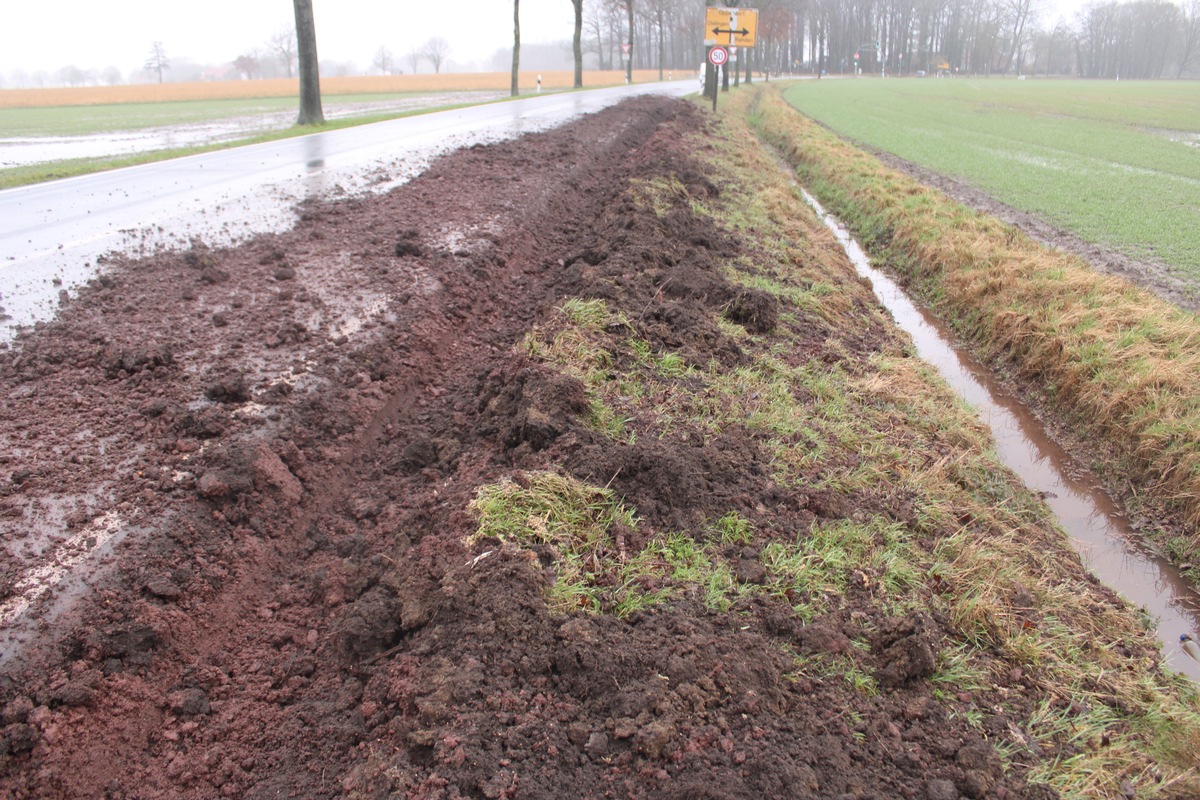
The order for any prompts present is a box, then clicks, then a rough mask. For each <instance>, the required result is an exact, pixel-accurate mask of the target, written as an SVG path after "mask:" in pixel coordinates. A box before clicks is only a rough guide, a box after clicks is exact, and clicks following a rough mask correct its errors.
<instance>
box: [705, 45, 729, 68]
mask: <svg viewBox="0 0 1200 800" xmlns="http://www.w3.org/2000/svg"><path fill="white" fill-rule="evenodd" d="M728 60H729V51H728V50H726V49H725V48H724V47H714V48H713V49H712V50H709V51H708V61H709V63H710V64H712V65H713V66H714V67H719V66H721V65H722V64H724V63H725V62H726V61H728Z"/></svg>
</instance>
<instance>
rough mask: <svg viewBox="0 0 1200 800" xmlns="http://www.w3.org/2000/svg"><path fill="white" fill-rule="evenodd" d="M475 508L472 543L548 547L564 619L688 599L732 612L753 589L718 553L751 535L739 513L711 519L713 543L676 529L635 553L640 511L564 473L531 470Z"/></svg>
mask: <svg viewBox="0 0 1200 800" xmlns="http://www.w3.org/2000/svg"><path fill="white" fill-rule="evenodd" d="M469 511H470V512H471V513H472V514H473V515H474V516H475V518H476V519H477V520H478V523H479V525H478V528H477V529H476V531H475V533H474V534H472V535H471V536H470V537H469V538H468V540H467V544H468V546H472V547H474V546H476V545H478V544H479V543H480V542H482V541H484V540H487V539H498V540H500V541H501V542H508V543H511V544H514V545H516V546H518V547H521V548H524V549H529V550H533V551H535V552H537V551H539V549H540V548H544V549H545V551H546V553H547V554H548V555H549V557H550V559H551V561H552V563H553V566H554V570H555V581H554V584H553V585H552V586H551V587H550V589H549V590H548V592H547V602H548V604H549V606H550V608H551V609H552V610H554V611H556V612H559V613H570V612H572V611H579V610H583V611H589V612H593V613H609V614H614V615H615V616H618V617H627V616H629V615H630V614H633V613H636V612H639V611H646V610H648V609H650V608H653V607H654V606H657V605H659V604H661V603H663V602H666V601H668V600H670V599H672V598H679V597H684V596H692V597H694V598H695V599H697V600H699V601H700V602H702V603H703V604H704V605H705V606H707V607H708V608H709V609H711V610H713V611H728V610H729V609H730V608H731V607H732V606H733V604H734V602H735V601H736V599H737V598H738V597H740V596H742V595H744V594H746V593H748V592H753V591H754V588H753V587H746V586H742V585H739V583H738V582H737V580H736V579H735V578H734V575H733V571H732V569H731V567H730V566H729V564H728V563H727V562H726V559H725V557H724V556H723V555H721V553H720V552H719V551H720V549H721V547H722V546H723V545H725V544H729V543H731V542H737V541H745V540H746V539H747V537H748V536H749V531H750V530H751V528H750V525H749V521H748V520H745V519H744V518H742V517H741V516H740V515H738V514H737V513H736V512H729V513H728V514H726V515H724V516H722V517H721V518H719V519H718V520H715V521H714V522H713V523H711V524H710V525H709V526H708V527H707V529H706V530H707V532H708V534H709V536H707V537H703V538H701V539H697V538H694V537H692V536H689V535H687V534H683V533H674V532H667V533H663V534H660V535H657V536H654V537H652V538H651V539H650V541H649V542H647V543H646V545H645V546H644V547H643V548H642V549H641V550H638V551H637V552H628V551H627V550H626V545H625V541H624V537H625V535H626V534H632V533H633V532H634V531H635V530H636V529H637V527H638V524H639V522H638V519H637V517H636V515H635V513H634V511H633V509H631V508H629V507H628V506H626V505H625V504H624V503H621V502H620V501H619V500H618V499H617V498H616V496H615V495H614V493H613V491H612V490H611V489H606V488H602V487H598V486H589V485H588V484H585V483H582V482H581V481H578V480H576V479H574V478H571V477H569V476H566V475H560V474H558V473H555V472H527V473H522V474H520V475H519V476H518V478H517V479H513V478H505V479H504V480H502V481H500V482H499V483H495V484H489V485H486V486H483V487H480V489H479V490H478V492H477V494H476V497H475V499H474V500H473V501H472V502H471V504H470V506H469ZM708 539H711V541H709V540H708Z"/></svg>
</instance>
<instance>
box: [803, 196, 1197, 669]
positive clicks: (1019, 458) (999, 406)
mask: <svg viewBox="0 0 1200 800" xmlns="http://www.w3.org/2000/svg"><path fill="white" fill-rule="evenodd" d="M801 191H803V190H801ZM803 194H804V198H805V200H806V201H807V202H808V203H809V205H811V206H812V207H813V209H814V210H815V211H816V212H817V214H818V215H819V216H820V217H821V219H822V220H824V222H825V225H826V226H827V227H829V229H830V230H832V231H833V233H834V235H835V236H837V239H838V241H839V242H840V243H841V245H842V247H843V249H844V250H845V251H846V255H847V256H849V258H850V261H851V262H852V263H853V264H854V268H855V269H856V270H857V271H858V273H859V274H860V275H862V276H863V277H865V278H867V280H869V281H870V282H871V285H872V287H873V288H874V291H875V295H876V297H878V298H879V301H880V302H881V303H882V304H883V305H884V306H885V307H886V308H887V309H888V311H890V312H891V314H892V316H893V317H894V318H895V320H896V323H897V324H898V325H899V326H900V327H901V328H903V329H904V330H905V331H907V332H908V333H909V335H910V336H912V339H913V344H914V345H915V347H916V350H917V354H918V355H919V356H920V357H921V358H923V359H925V361H927V362H929V363H930V364H932V365H933V366H934V367H935V368H936V369H937V371H938V372H939V373H940V374H941V376H942V378H943V379H945V381H946V382H947V383H949V384H950V386H951V387H953V388H954V390H955V391H956V392H958V393H959V395H960V396H961V397H963V398H964V399H965V400H966V401H967V402H968V403H970V404H971V405H972V406H973V407H974V408H976V409H977V410H978V412H979V415H980V417H981V418H982V419H983V421H984V422H986V423H987V425H988V426H989V427H990V428H991V430H992V434H993V436H994V438H995V440H996V452H997V454H998V455H999V457H1000V460H1001V461H1002V462H1003V463H1004V464H1005V466H1007V467H1008V468H1009V469H1011V470H1012V471H1013V472H1015V473H1016V474H1017V475H1018V476H1019V477H1020V478H1021V480H1023V481H1024V482H1025V485H1026V486H1028V487H1029V489H1030V490H1032V491H1033V492H1035V493H1038V494H1040V495H1041V496H1042V497H1043V498H1045V501H1046V504H1047V505H1048V506H1050V509H1051V510H1052V511H1053V512H1054V514H1055V515H1056V516H1057V518H1058V522H1059V524H1060V525H1061V526H1062V528H1063V530H1065V531H1066V532H1067V533H1068V534H1069V535H1070V537H1071V541H1072V542H1073V543H1074V544H1075V547H1076V549H1077V550H1078V551H1079V555H1080V557H1081V558H1082V559H1083V563H1084V564H1085V565H1086V566H1087V567H1088V569H1090V570H1091V571H1092V572H1093V573H1094V574H1095V575H1096V577H1098V578H1099V579H1100V580H1101V581H1103V582H1104V583H1105V584H1107V585H1108V586H1111V587H1112V588H1113V589H1116V590H1117V591H1118V592H1120V593H1121V594H1122V595H1124V596H1125V597H1126V598H1127V599H1128V600H1129V601H1130V602H1132V603H1134V604H1135V605H1137V606H1139V607H1141V608H1144V609H1145V610H1146V611H1147V612H1148V613H1149V614H1150V616H1151V617H1152V618H1153V619H1154V621H1155V625H1156V627H1157V631H1158V636H1159V639H1160V640H1161V641H1162V643H1163V651H1164V655H1165V656H1166V662H1167V664H1168V666H1170V667H1172V668H1173V669H1175V670H1177V671H1179V672H1182V673H1184V674H1186V675H1188V676H1189V677H1191V678H1192V680H1196V681H1200V664H1198V663H1196V662H1195V661H1193V660H1192V659H1191V658H1189V657H1188V656H1187V655H1186V654H1184V653H1183V652H1182V651H1181V650H1180V648H1179V635H1180V634H1181V633H1190V632H1193V631H1196V630H1200V593H1197V592H1196V591H1194V590H1193V589H1192V588H1190V587H1189V586H1188V585H1187V583H1186V581H1185V580H1184V579H1183V576H1182V575H1181V574H1180V572H1179V570H1178V569H1177V568H1175V567H1174V566H1172V565H1171V564H1169V563H1167V561H1166V560H1165V559H1163V558H1161V557H1159V556H1157V555H1154V554H1153V553H1151V552H1148V551H1147V550H1146V549H1145V548H1143V547H1139V545H1138V543H1137V537H1136V534H1135V532H1134V531H1133V529H1132V527H1131V526H1130V524H1129V521H1128V520H1127V518H1126V517H1125V514H1124V512H1123V511H1122V510H1121V509H1120V508H1119V507H1118V506H1117V504H1116V503H1114V502H1113V500H1112V499H1111V498H1110V497H1109V496H1108V495H1107V494H1105V492H1104V491H1103V490H1102V489H1100V488H1099V481H1097V480H1096V478H1095V477H1094V476H1093V475H1092V474H1091V473H1090V472H1089V471H1088V470H1087V469H1086V468H1085V467H1084V466H1083V465H1081V464H1079V463H1078V462H1076V461H1074V460H1073V459H1072V458H1071V457H1070V456H1069V455H1068V454H1067V453H1066V452H1065V451H1064V450H1063V449H1062V448H1061V447H1059V446H1058V445H1057V444H1055V443H1054V441H1053V440H1051V439H1050V437H1049V436H1047V434H1046V431H1045V429H1044V428H1043V427H1042V424H1041V423H1040V422H1039V421H1038V420H1037V418H1036V417H1035V416H1034V415H1033V413H1032V412H1031V411H1030V410H1029V408H1028V407H1027V406H1025V405H1024V404H1022V403H1020V402H1019V401H1017V400H1015V399H1013V398H1011V397H1007V396H1005V394H1004V393H1003V392H1002V391H1001V390H1000V388H999V386H998V384H997V382H996V381H995V380H994V379H993V378H992V377H991V375H990V374H989V372H988V371H987V370H986V369H985V368H984V367H983V366H982V365H981V364H980V363H979V362H977V361H976V360H975V359H973V358H972V357H971V356H970V355H968V354H967V353H965V352H963V351H962V350H960V349H958V348H956V347H955V346H954V345H953V344H952V343H951V339H950V337H949V336H948V335H947V334H946V332H945V331H944V329H943V327H942V326H941V325H940V323H938V322H937V320H935V319H934V318H933V317H932V316H931V315H929V314H927V313H926V312H925V311H924V310H922V309H920V308H918V307H917V306H916V304H914V303H913V302H912V301H911V300H910V299H909V298H908V296H907V295H905V293H904V291H903V290H902V289H901V288H900V286H899V285H897V283H896V282H895V281H893V280H892V279H891V278H889V277H888V276H887V275H885V274H884V273H882V272H880V271H879V270H877V269H875V268H874V267H872V266H871V263H870V260H869V259H868V258H867V256H866V253H864V252H863V249H862V247H861V246H860V245H859V244H858V242H856V241H855V240H854V238H853V237H852V236H851V235H850V234H849V232H848V231H847V230H846V227H845V226H844V225H843V224H842V223H841V222H840V221H839V220H838V219H837V218H836V217H835V216H833V215H832V214H830V213H828V212H827V211H826V210H825V209H824V208H823V207H822V206H821V204H820V203H819V202H818V201H817V200H816V199H815V198H814V197H813V196H812V195H810V194H809V193H808V192H806V191H804V192H803Z"/></svg>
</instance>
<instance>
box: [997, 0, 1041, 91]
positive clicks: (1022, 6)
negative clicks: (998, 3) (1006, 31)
mask: <svg viewBox="0 0 1200 800" xmlns="http://www.w3.org/2000/svg"><path fill="white" fill-rule="evenodd" d="M1004 10H1005V13H1006V16H1007V17H1008V22H1009V24H1010V25H1011V26H1012V27H1011V33H1010V35H1009V36H1010V42H1009V50H1008V60H1007V61H1006V63H1005V65H1004V70H1005V72H1007V71H1008V70H1009V69H1010V68H1012V67H1014V66H1015V67H1016V70H1017V74H1018V75H1020V74H1021V63H1020V59H1018V58H1017V55H1018V53H1019V52H1020V51H1021V50H1022V45H1023V44H1024V42H1025V26H1026V25H1027V24H1029V23H1030V22H1033V21H1034V20H1035V19H1036V17H1037V8H1036V6H1035V3H1034V0H1005V3H1004Z"/></svg>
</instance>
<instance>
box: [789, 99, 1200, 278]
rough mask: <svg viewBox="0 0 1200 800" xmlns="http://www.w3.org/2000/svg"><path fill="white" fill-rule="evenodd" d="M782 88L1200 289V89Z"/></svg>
mask: <svg viewBox="0 0 1200 800" xmlns="http://www.w3.org/2000/svg"><path fill="white" fill-rule="evenodd" d="M787 98H788V100H789V101H790V102H791V103H792V104H793V105H795V106H796V107H797V108H799V109H800V110H801V111H803V112H804V113H805V114H807V115H808V116H810V117H812V118H813V119H815V120H818V121H819V122H821V123H823V124H825V125H828V126H829V127H830V128H832V129H833V130H835V131H837V132H838V133H839V134H841V135H843V136H846V137H849V138H850V139H851V140H853V141H857V142H861V143H863V144H865V145H867V146H869V147H872V148H877V149H879V150H883V151H886V152H889V153H893V154H895V155H898V156H900V157H901V158H904V159H906V160H908V161H912V162H914V163H916V164H919V165H921V166H923V167H927V168H929V169H932V170H934V171H935V172H938V173H941V174H943V175H949V176H953V177H955V178H959V179H961V180H964V181H966V182H967V183H969V184H971V185H974V186H978V187H980V188H981V189H983V190H984V191H986V192H987V193H988V194H989V195H991V196H992V197H994V198H996V199H997V200H1000V201H1002V202H1004V203H1007V204H1009V205H1011V206H1014V207H1016V208H1019V209H1022V210H1024V211H1031V212H1034V213H1036V214H1038V215H1040V216H1042V217H1043V218H1045V219H1047V220H1049V221H1051V222H1052V223H1054V224H1055V225H1058V226H1059V227H1061V228H1064V229H1066V230H1069V231H1071V232H1073V233H1075V234H1077V235H1078V236H1080V237H1081V238H1083V239H1084V240H1086V241H1089V242H1096V243H1100V244H1104V245H1107V246H1110V247H1113V248H1114V249H1117V250H1119V251H1121V252H1124V253H1126V254H1128V255H1131V256H1133V257H1135V258H1142V259H1156V260H1159V261H1161V262H1164V263H1166V264H1169V265H1170V266H1171V267H1174V268H1177V269H1178V270H1180V271H1181V272H1182V274H1183V275H1185V276H1186V277H1187V278H1188V279H1190V280H1191V281H1192V282H1193V283H1194V284H1195V285H1196V286H1197V287H1198V288H1200V225H1198V224H1197V216H1196V209H1197V208H1200V157H1198V151H1197V145H1200V91H1198V90H1197V86H1196V84H1195V83H1194V82H1188V81H1129V82H1126V81H1120V82H1113V81H1061V80H1050V81H1047V80H1029V81H1012V80H980V79H966V78H964V79H954V80H887V81H880V80H836V81H832V80H831V81H811V82H806V83H804V84H802V85H797V86H795V87H794V88H793V89H791V90H790V91H789V92H788V94H787Z"/></svg>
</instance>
